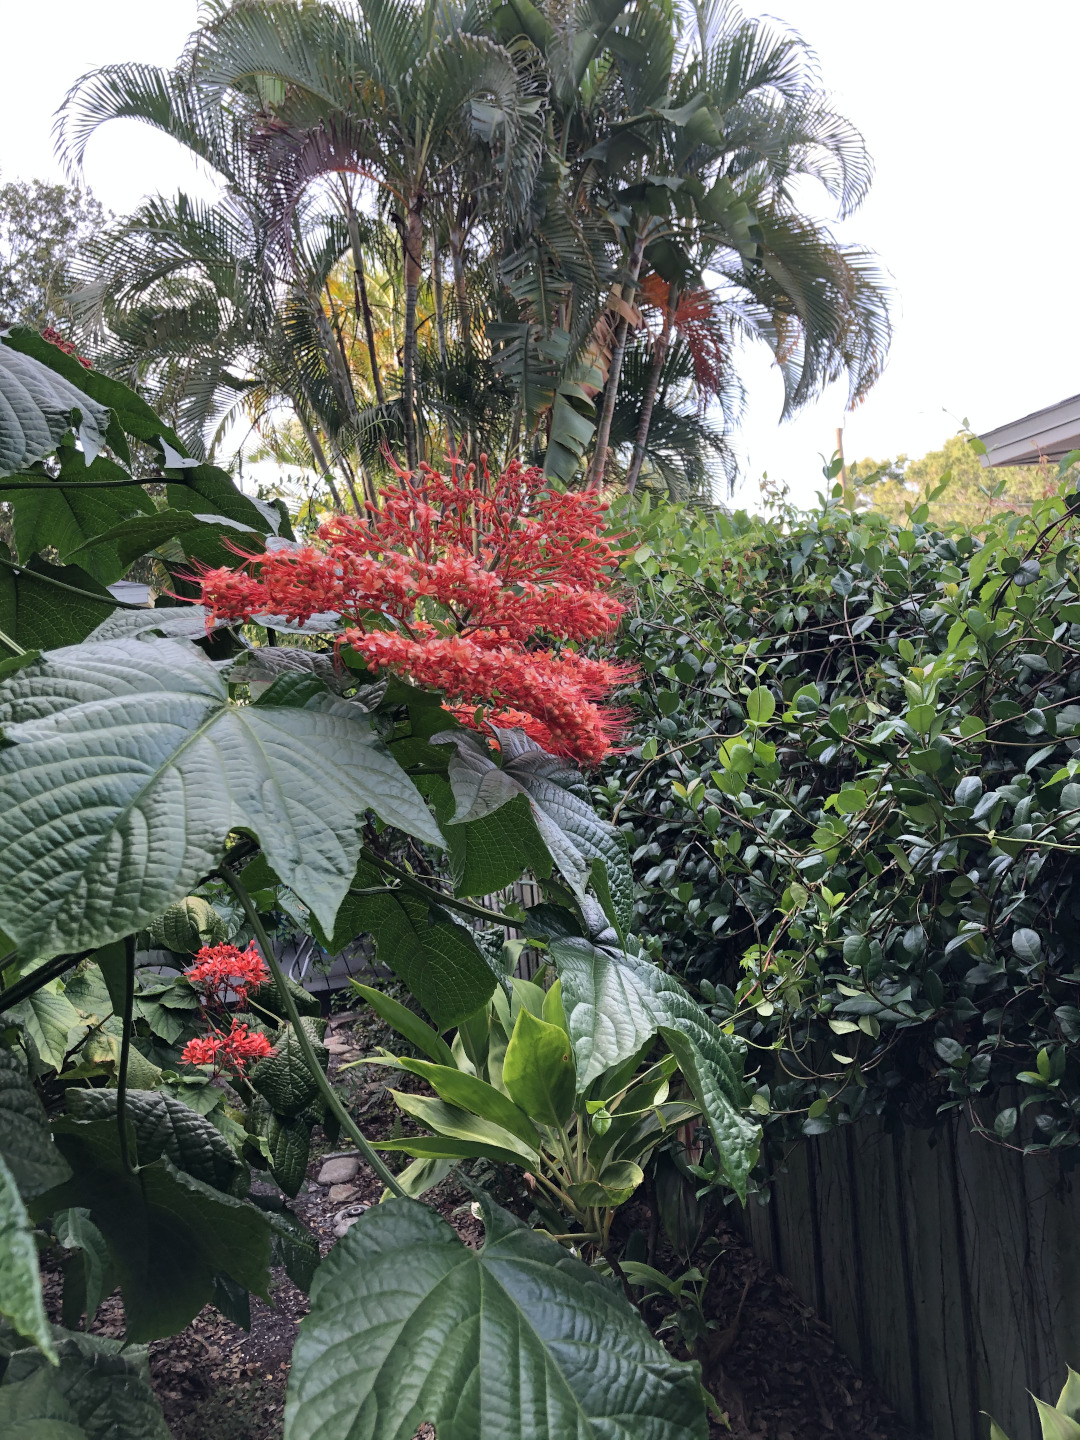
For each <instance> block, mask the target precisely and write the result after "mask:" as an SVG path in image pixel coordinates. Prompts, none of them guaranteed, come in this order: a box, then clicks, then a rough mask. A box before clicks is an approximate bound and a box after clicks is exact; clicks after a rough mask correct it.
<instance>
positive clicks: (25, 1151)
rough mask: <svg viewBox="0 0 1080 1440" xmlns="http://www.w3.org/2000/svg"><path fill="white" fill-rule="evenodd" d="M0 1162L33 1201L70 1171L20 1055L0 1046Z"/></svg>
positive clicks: (23, 1193) (59, 1181) (20, 1189)
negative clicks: (54, 1142)
mask: <svg viewBox="0 0 1080 1440" xmlns="http://www.w3.org/2000/svg"><path fill="white" fill-rule="evenodd" d="M0 1159H3V1160H4V1161H5V1163H6V1164H7V1167H8V1169H9V1170H10V1172H11V1174H12V1176H13V1177H14V1179H15V1183H16V1185H18V1187H19V1191H20V1193H21V1194H22V1195H23V1197H24V1198H26V1199H30V1198H32V1197H33V1196H34V1195H40V1194H41V1192H42V1191H43V1190H48V1189H50V1188H51V1187H52V1186H53V1185H59V1184H60V1183H61V1181H63V1180H66V1179H67V1177H68V1175H69V1174H70V1171H69V1169H68V1166H67V1162H66V1161H65V1159H64V1157H63V1156H62V1155H61V1154H60V1151H59V1150H57V1148H56V1146H55V1145H54V1144H53V1138H52V1132H51V1131H50V1129H49V1122H48V1120H47V1119H46V1117H45V1107H44V1106H43V1105H42V1103H41V1101H40V1100H39V1099H38V1095H37V1091H36V1090H35V1089H34V1087H33V1085H32V1084H31V1082H30V1077H29V1075H28V1074H27V1073H26V1065H25V1063H24V1061H23V1058H22V1056H21V1054H19V1052H18V1051H16V1050H8V1049H6V1048H4V1047H3V1046H0Z"/></svg>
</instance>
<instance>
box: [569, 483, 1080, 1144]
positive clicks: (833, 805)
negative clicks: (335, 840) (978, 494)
mask: <svg viewBox="0 0 1080 1440" xmlns="http://www.w3.org/2000/svg"><path fill="white" fill-rule="evenodd" d="M1066 463H1067V462H1066ZM1073 504H1074V497H1072V496H1066V497H1065V498H1064V499H1062V498H1058V497H1052V498H1050V499H1047V500H1044V501H1042V502H1040V503H1039V504H1037V505H1036V506H1035V507H1034V509H1033V512H1032V514H1031V515H1030V516H1027V517H1018V516H1009V515H1007V516H1003V517H1002V518H1000V519H999V520H998V521H996V522H995V523H994V525H993V526H991V527H990V528H989V529H988V530H987V531H986V532H985V533H984V535H983V536H982V537H981V538H976V537H975V536H973V535H972V534H971V533H968V532H965V531H964V530H962V529H960V528H952V529H950V530H948V531H940V530H933V529H930V528H929V527H928V526H927V524H926V518H927V510H926V505H925V504H918V505H912V506H910V507H909V512H910V513H909V518H908V521H907V523H906V524H905V525H904V526H903V527H897V526H895V525H890V524H888V523H887V522H886V521H885V520H883V519H882V518H881V517H878V516H875V515H873V514H862V513H859V514H855V515H851V514H849V513H847V512H846V511H845V510H844V509H843V508H841V506H840V505H839V503H837V502H835V501H834V502H832V503H831V504H830V505H829V506H828V507H827V508H826V509H825V510H823V511H821V512H819V513H817V514H814V515H809V516H807V515H797V514H794V513H790V512H785V513H782V514H781V515H779V516H778V517H777V519H776V520H775V521H758V520H752V519H748V518H747V517H746V516H745V515H741V514H740V515H736V516H734V517H726V516H723V515H716V516H704V515H702V514H700V512H699V513H698V514H696V515H695V514H693V513H692V512H686V511H682V510H678V509H674V508H661V509H659V510H651V509H649V508H648V507H646V508H645V509H644V510H643V511H642V512H640V513H639V514H637V515H636V516H634V517H633V523H634V537H633V539H632V540H631V545H633V544H635V543H636V545H637V547H638V548H637V550H636V554H634V556H633V558H632V560H630V561H629V562H628V564H627V565H626V567H625V568H626V574H627V578H628V579H629V580H630V581H631V583H632V584H633V585H634V588H635V591H636V597H637V599H636V613H635V615H634V616H633V618H632V619H631V621H630V623H629V625H628V627H627V633H626V639H625V641H624V642H623V645H622V647H621V653H622V657H623V658H624V659H627V660H632V661H634V662H635V663H636V664H638V665H639V666H640V667H641V671H642V680H641V685H640V691H639V692H638V693H637V694H636V695H631V696H629V697H628V701H629V703H631V704H633V705H634V706H635V720H634V739H635V740H636V741H637V747H636V748H635V749H634V750H633V751H632V752H631V753H629V754H626V755H622V756H618V757H617V758H616V759H615V760H614V761H613V762H611V763H610V764H609V765H608V767H607V770H606V775H607V783H606V786H605V787H604V788H603V789H601V790H600V791H598V792H597V793H598V795H599V796H600V797H601V799H602V800H603V801H604V803H605V804H606V806H607V809H608V813H609V814H610V815H611V816H612V817H613V818H617V819H618V821H619V823H620V824H621V825H622V827H623V828H624V830H625V831H626V833H627V835H628V838H629V840H630V842H631V844H632V845H634V846H635V847H636V848H635V850H634V857H633V858H634V865H635V873H636V878H637V882H638V884H637V902H636V911H637V921H636V924H637V926H638V927H639V928H640V929H641V930H642V931H643V932H644V934H645V935H646V936H647V937H648V938H647V941H646V943H647V944H648V946H649V948H650V949H651V950H652V951H653V952H654V953H655V954H656V955H659V954H661V953H662V954H663V955H664V957H665V959H666V960H667V961H668V963H669V964H671V965H672V966H673V967H674V968H675V969H676V970H678V971H681V972H682V973H684V974H685V975H686V976H687V978H688V979H689V980H691V981H692V982H694V983H695V984H697V985H698V986H700V990H701V993H702V994H703V995H704V996H706V997H707V999H708V1000H710V1001H711V1002H712V1003H713V1005H714V1007H715V1008H714V1014H716V1015H717V1016H718V1017H719V1018H728V1017H731V1016H732V1015H733V1014H734V1016H735V1025H736V1030H737V1031H738V1032H739V1033H741V1034H743V1035H745V1036H746V1038H747V1039H748V1040H749V1041H750V1042H751V1044H752V1045H753V1046H754V1047H755V1051H754V1053H755V1054H756V1056H757V1061H758V1063H759V1065H760V1071H759V1074H758V1084H759V1087H760V1089H759V1094H758V1096H757V1097H756V1099H755V1104H756V1105H757V1106H760V1108H761V1110H762V1111H763V1112H766V1113H767V1112H768V1110H769V1109H770V1107H771V1109H772V1110H773V1111H774V1112H780V1113H778V1114H777V1118H776V1119H775V1120H774V1122H773V1124H774V1125H775V1126H778V1127H781V1128H782V1129H784V1130H785V1131H800V1130H801V1131H802V1132H804V1133H808V1134H814V1133H819V1132H821V1131H823V1130H825V1129H828V1128H830V1127H831V1126H833V1125H835V1124H837V1123H839V1122H841V1121H842V1120H844V1119H846V1118H848V1117H849V1116H852V1117H853V1116H855V1115H858V1114H859V1113H861V1112H863V1111H871V1112H882V1111H889V1112H892V1113H898V1114H902V1115H903V1116H905V1117H906V1118H908V1119H914V1120H918V1121H928V1120H930V1119H932V1118H933V1116H934V1115H935V1114H936V1113H938V1112H940V1111H941V1110H943V1109H948V1108H952V1107H957V1106H962V1107H970V1113H971V1115H972V1118H973V1120H974V1122H975V1123H976V1125H978V1126H980V1127H981V1128H983V1129H984V1131H985V1132H986V1133H988V1134H989V1135H990V1136H991V1137H994V1136H996V1137H997V1138H999V1139H1001V1140H1005V1141H1008V1142H1009V1143H1011V1144H1014V1145H1021V1146H1023V1147H1025V1148H1040V1147H1044V1146H1053V1147H1059V1146H1071V1145H1075V1144H1076V1143H1077V1140H1078V1139H1080V1057H1078V1056H1077V1050H1076V1047H1077V1043H1078V1042H1080V1010H1078V1009H1077V1004H1078V1000H1080V948H1078V936H1080V891H1078V890H1077V888H1076V874H1077V870H1076V861H1075V855H1076V851H1077V843H1076V840H1075V836H1076V833H1077V831H1078V828H1080V783H1078V781H1077V779H1076V778H1075V772H1077V771H1080V739H1078V738H1075V737H1080V705H1077V704H1076V703H1075V701H1074V697H1075V696H1076V695H1077V693H1078V692H1080V665H1078V659H1080V587H1078V584H1077V581H1076V578H1075V574H1076V572H1075V566H1076V558H1077V554H1078V550H1077V542H1078V540H1080V528H1078V526H1077V523H1076V521H1075V519H1074V515H1073V511H1072V509H1071V508H1069V507H1071V506H1072V505H1073ZM1003 1087H1008V1092H1009V1093H1011V1092H1012V1088H1013V1087H1019V1096H1020V1103H1019V1113H1018V1108H1017V1106H1016V1103H1015V1101H1014V1100H1012V1099H1008V1101H1007V1103H1006V1100H1005V1099H1004V1098H999V1097H1002V1096H1003V1094H1004V1093H1006V1092H1005V1091H1003ZM781 1117H782V1118H781Z"/></svg>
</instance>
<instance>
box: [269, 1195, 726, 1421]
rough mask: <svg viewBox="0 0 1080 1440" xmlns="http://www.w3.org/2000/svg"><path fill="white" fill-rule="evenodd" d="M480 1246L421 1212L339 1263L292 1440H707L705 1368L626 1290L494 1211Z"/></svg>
mask: <svg viewBox="0 0 1080 1440" xmlns="http://www.w3.org/2000/svg"><path fill="white" fill-rule="evenodd" d="M483 1203H484V1206H485V1225H486V1230H487V1239H486V1241H485V1244H484V1246H483V1248H482V1249H481V1250H470V1249H468V1248H467V1247H466V1246H464V1245H463V1244H462V1243H461V1241H460V1240H459V1239H458V1237H457V1236H456V1235H455V1234H454V1232H453V1230H452V1229H451V1228H450V1226H449V1225H447V1224H446V1222H445V1221H443V1220H441V1219H440V1218H439V1217H438V1216H437V1215H435V1214H433V1213H432V1212H431V1211H430V1210H428V1209H426V1208H425V1207H424V1206H422V1205H419V1204H417V1203H416V1202H415V1201H412V1200H391V1201H388V1202H387V1203H386V1204H383V1205H379V1206H377V1207H376V1208H374V1209H372V1210H369V1211H368V1212H367V1213H366V1214H365V1215H363V1216H362V1217H361V1218H360V1220H359V1221H357V1223H356V1224H355V1225H353V1226H352V1228H351V1229H350V1230H349V1233H348V1234H347V1235H346V1236H345V1238H344V1240H342V1241H341V1243H340V1244H339V1245H337V1246H336V1247H335V1249H334V1250H333V1251H332V1252H331V1254H330V1255H329V1256H328V1257H327V1259H326V1260H324V1261H323V1264H322V1266H321V1267H320V1269H319V1273H318V1275H317V1276H316V1278H315V1283H314V1284H313V1286H312V1294H311V1298H312V1308H311V1314H310V1315H308V1316H307V1317H306V1318H305V1319H304V1320H303V1321H302V1323H301V1326H300V1334H299V1337H298V1339H297V1343H296V1348H295V1350H294V1352H293V1364H292V1372H291V1374H290V1377H289V1391H288V1399H287V1402H286V1411H285V1440H347V1437H352V1436H358V1435H368V1436H377V1437H378V1440H411V1437H412V1436H414V1435H415V1433H416V1431H417V1429H418V1427H419V1425H420V1424H421V1422H423V1421H428V1422H430V1423H431V1424H433V1425H434V1427H435V1431H436V1434H437V1435H438V1437H439V1440H705V1437H706V1436H707V1434H708V1427H707V1424H706V1420H705V1413H704V1407H703V1404H702V1398H701V1395H702V1392H701V1387H700V1384H699V1380H698V1370H697V1366H694V1365H685V1364H681V1363H680V1362H678V1361H676V1360H674V1359H672V1357H671V1356H670V1355H669V1354H668V1352H667V1351H666V1350H665V1349H664V1348H663V1346H661V1345H660V1344H659V1343H658V1342H657V1341H656V1340H654V1339H653V1337H652V1336H651V1335H650V1334H649V1332H648V1330H647V1329H646V1327H645V1325H644V1323H643V1322H642V1320H641V1318H640V1317H639V1315H638V1314H637V1312H636V1311H635V1310H634V1309H633V1308H632V1307H631V1306H630V1305H629V1304H628V1303H627V1301H626V1300H625V1299H624V1297H623V1296H622V1295H621V1294H620V1293H619V1291H618V1290H617V1289H616V1288H615V1286H613V1285H611V1284H610V1283H609V1282H608V1281H607V1280H605V1279H603V1278H602V1277H601V1276H599V1275H597V1274H596V1272H595V1271H592V1270H590V1269H588V1268H587V1267H586V1266H585V1265H583V1264H582V1263H581V1261H579V1260H576V1259H574V1257H573V1256H571V1255H570V1254H568V1252H567V1251H566V1250H563V1249H561V1248H560V1247H559V1246H558V1245H556V1244H554V1243H553V1242H552V1241H550V1240H545V1239H543V1238H542V1237H541V1236H539V1235H537V1234H536V1233H535V1231H532V1230H528V1229H526V1228H525V1227H524V1226H523V1225H522V1224H521V1223H520V1222H519V1221H517V1220H516V1219H514V1217H513V1216H511V1215H508V1214H507V1213H506V1212H505V1211H503V1210H499V1209H497V1208H496V1207H494V1206H493V1205H492V1204H491V1203H490V1202H489V1201H486V1200H485V1201H484V1202H483Z"/></svg>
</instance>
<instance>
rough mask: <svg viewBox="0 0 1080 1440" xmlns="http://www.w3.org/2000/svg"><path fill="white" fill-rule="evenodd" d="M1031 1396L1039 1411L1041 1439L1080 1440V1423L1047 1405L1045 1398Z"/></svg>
mask: <svg viewBox="0 0 1080 1440" xmlns="http://www.w3.org/2000/svg"><path fill="white" fill-rule="evenodd" d="M1031 1398H1032V1399H1033V1400H1034V1401H1035V1408H1036V1410H1038V1412H1039V1424H1040V1426H1041V1427H1042V1435H1043V1440H1080V1424H1077V1422H1076V1421H1075V1420H1071V1419H1070V1418H1069V1416H1068V1415H1066V1414H1065V1413H1064V1412H1063V1411H1061V1410H1058V1409H1056V1408H1055V1407H1054V1406H1053V1405H1047V1403H1046V1401H1045V1400H1039V1399H1036V1397H1035V1396H1034V1395H1033V1396H1032V1397H1031Z"/></svg>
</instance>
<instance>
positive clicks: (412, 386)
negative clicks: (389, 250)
mask: <svg viewBox="0 0 1080 1440" xmlns="http://www.w3.org/2000/svg"><path fill="white" fill-rule="evenodd" d="M423 204H424V202H423V198H422V197H421V196H419V195H414V196H413V197H412V198H411V199H410V201H409V215H408V220H407V222H406V225H405V234H404V237H403V241H402V243H403V247H404V251H405V338H404V344H403V353H402V362H403V369H404V372H405V377H404V378H405V393H404V395H403V397H402V399H403V400H404V404H405V463H406V464H407V465H408V467H409V469H410V470H415V469H416V467H417V465H418V464H419V459H420V456H419V446H418V435H417V425H416V296H417V291H418V290H419V288H420V263H421V259H422V256H423V240H424V232H423V222H422V220H421V212H422V209H423Z"/></svg>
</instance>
